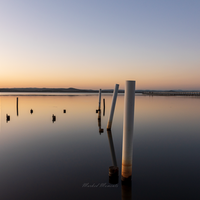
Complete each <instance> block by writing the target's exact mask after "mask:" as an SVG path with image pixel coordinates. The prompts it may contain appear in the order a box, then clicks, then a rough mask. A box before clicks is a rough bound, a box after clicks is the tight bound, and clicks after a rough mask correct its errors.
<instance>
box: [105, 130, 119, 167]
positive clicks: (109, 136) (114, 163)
mask: <svg viewBox="0 0 200 200" xmlns="http://www.w3.org/2000/svg"><path fill="white" fill-rule="evenodd" d="M107 134H108V141H109V144H110V152H111V156H112V162H113V166H116V167H117V160H116V156H115V147H114V144H113V139H112V133H111V131H110V130H108V131H107Z"/></svg>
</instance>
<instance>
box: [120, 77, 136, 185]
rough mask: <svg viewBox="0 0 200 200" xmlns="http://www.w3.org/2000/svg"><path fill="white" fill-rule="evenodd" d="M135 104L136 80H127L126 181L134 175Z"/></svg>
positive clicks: (124, 125)
mask: <svg viewBox="0 0 200 200" xmlns="http://www.w3.org/2000/svg"><path fill="white" fill-rule="evenodd" d="M134 104H135V81H126V87H125V96H124V121H123V144H122V172H121V173H122V174H121V179H122V181H125V182H131V176H132V155H133V122H134Z"/></svg>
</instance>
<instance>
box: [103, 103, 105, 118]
mask: <svg viewBox="0 0 200 200" xmlns="http://www.w3.org/2000/svg"><path fill="white" fill-rule="evenodd" d="M103 116H105V99H103Z"/></svg>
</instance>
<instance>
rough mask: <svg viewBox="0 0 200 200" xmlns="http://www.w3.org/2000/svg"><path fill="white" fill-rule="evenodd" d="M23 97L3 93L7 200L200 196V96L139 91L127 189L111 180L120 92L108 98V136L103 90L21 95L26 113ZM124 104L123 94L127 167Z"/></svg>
mask: <svg viewBox="0 0 200 200" xmlns="http://www.w3.org/2000/svg"><path fill="white" fill-rule="evenodd" d="M15 95H17V94H15ZM16 97H17V96H0V106H1V107H0V116H1V118H0V177H1V179H0V199H1V200H4V199H9V200H10V199H83V198H87V199H111V198H113V199H199V198H200V192H199V188H200V172H199V169H200V156H199V152H200V123H199V119H200V106H199V105H200V98H198V97H178V96H177V97H174V96H172V97H171V96H167V97H164V96H156V97H152V96H151V97H149V96H142V95H136V100H135V120H134V125H135V126H134V141H133V177H132V185H131V187H124V186H121V181H120V178H119V182H118V184H110V183H109V177H108V170H109V166H112V165H113V162H112V156H111V151H110V142H111V141H109V140H108V134H107V131H106V125H107V120H108V116H109V112H110V107H111V102H112V95H109V94H106V95H102V99H103V98H104V99H105V102H106V109H105V115H104V116H103V110H102V112H101V128H103V129H104V132H103V133H99V126H98V125H99V122H98V119H97V118H98V115H97V114H96V109H97V106H98V96H97V94H92V95H89V94H87V95H85V94H81V95H80V94H76V95H74V94H71V95H67V96H66V95H62V96H61V95H55V96H48V95H44V96H40V95H35V96H31V95H28V96H26V95H22V96H20V95H18V115H17V108H16ZM123 103H124V96H123V95H122V94H120V95H119V96H118V98H117V103H116V108H115V114H114V119H113V125H112V140H113V141H112V142H113V144H114V150H115V155H116V162H117V164H118V167H119V171H120V170H121V151H122V132H123V107H124V105H123ZM31 109H32V110H33V113H32V114H31V113H30V110H31ZM64 109H66V113H63V110H64ZM6 114H8V115H10V121H6ZM53 114H54V115H55V116H56V121H54V122H52V115H53ZM88 186H90V187H88Z"/></svg>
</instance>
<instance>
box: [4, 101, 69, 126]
mask: <svg viewBox="0 0 200 200" xmlns="http://www.w3.org/2000/svg"><path fill="white" fill-rule="evenodd" d="M16 110H17V116H19V109H18V97H17V99H16ZM30 113H31V114H33V109H31V110H30ZM63 113H66V110H65V109H64V110H63ZM9 121H10V115H8V114H6V122H9ZM55 121H56V116H55V115H54V114H53V115H52V122H53V123H54V122H55Z"/></svg>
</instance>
